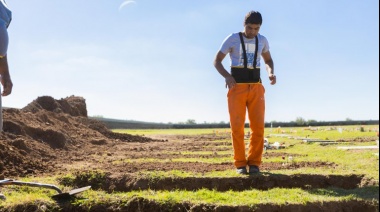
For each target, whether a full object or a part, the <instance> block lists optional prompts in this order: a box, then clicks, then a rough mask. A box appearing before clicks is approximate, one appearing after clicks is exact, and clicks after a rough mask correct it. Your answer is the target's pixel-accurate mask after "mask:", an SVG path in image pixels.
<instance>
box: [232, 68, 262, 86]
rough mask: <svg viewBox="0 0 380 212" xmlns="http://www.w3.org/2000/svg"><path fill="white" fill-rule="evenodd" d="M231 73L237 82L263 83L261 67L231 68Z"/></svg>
mask: <svg viewBox="0 0 380 212" xmlns="http://www.w3.org/2000/svg"><path fill="white" fill-rule="evenodd" d="M231 75H232V77H233V78H234V79H235V81H236V83H258V82H260V83H261V79H260V69H259V68H258V69H248V68H231Z"/></svg>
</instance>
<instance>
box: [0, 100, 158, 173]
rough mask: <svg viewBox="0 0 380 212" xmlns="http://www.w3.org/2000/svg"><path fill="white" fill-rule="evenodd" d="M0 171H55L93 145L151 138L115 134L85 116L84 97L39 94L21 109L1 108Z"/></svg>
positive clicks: (81, 156) (81, 155)
mask: <svg viewBox="0 0 380 212" xmlns="http://www.w3.org/2000/svg"><path fill="white" fill-rule="evenodd" d="M3 115H4V119H3V120H4V121H3V123H4V127H3V132H2V133H0V174H1V175H3V176H4V177H6V178H11V177H18V176H19V177H22V176H28V175H39V174H43V173H45V174H46V173H55V172H59V171H61V170H58V169H57V168H58V167H57V164H67V163H70V162H71V161H73V160H78V158H79V159H83V158H85V157H86V154H87V153H88V152H90V151H91V149H93V147H94V146H98V147H99V146H102V145H104V147H105V148H104V151H106V150H107V148H106V146H107V145H109V144H114V143H120V142H150V141H155V140H154V139H151V138H147V137H141V136H134V135H129V134H119V133H114V132H112V131H110V130H108V129H107V128H106V126H105V125H104V124H103V123H101V122H99V121H97V120H94V119H89V118H88V117H87V108H86V102H85V99H84V98H82V97H78V96H70V97H67V98H64V99H60V100H56V99H54V98H52V97H50V96H41V97H38V98H37V99H36V100H34V101H33V102H31V103H29V104H28V105H27V106H25V107H24V108H22V109H14V108H7V109H3Z"/></svg>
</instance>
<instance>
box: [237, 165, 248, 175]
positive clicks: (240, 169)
mask: <svg viewBox="0 0 380 212" xmlns="http://www.w3.org/2000/svg"><path fill="white" fill-rule="evenodd" d="M236 173H238V174H247V168H246V167H245V166H244V167H239V168H237V169H236Z"/></svg>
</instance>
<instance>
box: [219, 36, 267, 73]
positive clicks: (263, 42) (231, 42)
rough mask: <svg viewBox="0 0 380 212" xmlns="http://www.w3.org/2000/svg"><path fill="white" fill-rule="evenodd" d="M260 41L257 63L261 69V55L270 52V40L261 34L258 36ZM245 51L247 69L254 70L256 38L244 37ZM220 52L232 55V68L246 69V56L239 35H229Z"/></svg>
mask: <svg viewBox="0 0 380 212" xmlns="http://www.w3.org/2000/svg"><path fill="white" fill-rule="evenodd" d="M257 37H258V39H259V46H258V49H257V61H256V67H257V68H260V59H261V54H262V53H265V52H267V51H269V43H268V40H267V39H266V38H265V37H264V36H263V35H261V34H260V33H259V34H258V35H257ZM243 40H244V44H245V50H246V54H247V60H248V61H247V62H248V64H247V67H248V68H250V69H253V60H254V56H255V47H256V38H253V39H248V38H246V37H244V36H243ZM219 51H220V52H222V53H223V54H228V53H229V54H230V59H231V67H234V68H244V56H243V49H242V46H241V41H240V36H239V33H232V34H231V35H229V36H228V37H227V38H226V39H225V40H224V41H223V43H222V46H221V47H220V50H219Z"/></svg>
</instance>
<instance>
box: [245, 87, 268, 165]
mask: <svg viewBox="0 0 380 212" xmlns="http://www.w3.org/2000/svg"><path fill="white" fill-rule="evenodd" d="M264 93H265V89H264V86H263V85H262V84H253V85H250V91H249V95H248V96H249V98H248V101H247V108H248V118H249V126H250V129H251V137H250V143H249V149H248V162H247V163H248V165H256V166H260V165H261V158H262V154H263V149H264V128H265V120H264V116H265V98H264Z"/></svg>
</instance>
